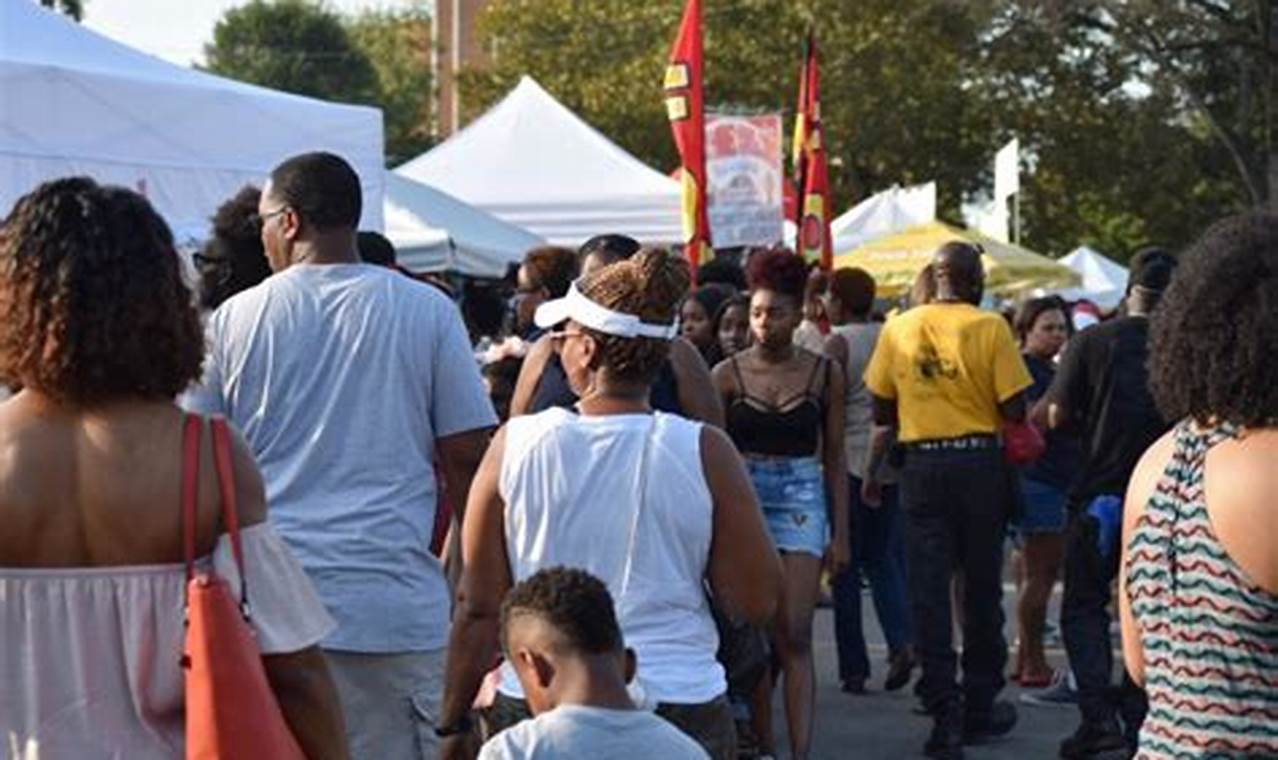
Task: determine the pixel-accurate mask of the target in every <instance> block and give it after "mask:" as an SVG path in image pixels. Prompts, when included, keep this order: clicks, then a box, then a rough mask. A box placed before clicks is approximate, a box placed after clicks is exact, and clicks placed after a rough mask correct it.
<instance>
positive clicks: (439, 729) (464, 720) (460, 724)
mask: <svg viewBox="0 0 1278 760" xmlns="http://www.w3.org/2000/svg"><path fill="white" fill-rule="evenodd" d="M474 726H475V724H474V723H473V722H471V720H470V715H469V714H466V715H463V716H461V717H460V718H458V719H457V720H456V721H454V722H453V723H450V724H448V725H447V726H435V736H437V737H439V738H440V739H447V738H448V737H450V736H456V735H458V734H465V733H469V732H470V730H471V729H472V728H474Z"/></svg>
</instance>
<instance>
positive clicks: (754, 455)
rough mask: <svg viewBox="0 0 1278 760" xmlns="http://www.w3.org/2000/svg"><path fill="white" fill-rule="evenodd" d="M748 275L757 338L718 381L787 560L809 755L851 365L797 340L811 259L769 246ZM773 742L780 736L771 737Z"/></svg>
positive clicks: (794, 681) (798, 726)
mask: <svg viewBox="0 0 1278 760" xmlns="http://www.w3.org/2000/svg"><path fill="white" fill-rule="evenodd" d="M748 275H749V278H750V285H751V288H752V293H751V296H750V332H751V333H752V336H753V339H754V344H753V346H751V347H750V348H748V349H746V350H745V351H742V352H741V353H739V354H737V355H735V356H733V357H731V358H729V359H727V360H726V361H723V362H720V363H719V365H718V366H717V367H715V369H714V380H715V385H716V387H717V388H718V390H719V393H720V395H721V396H722V397H723V402H724V406H725V408H726V411H727V425H728V434H729V435H730V436H731V437H732V440H733V442H734V443H736V445H737V448H738V449H739V450H740V451H741V453H742V454H743V455H744V456H745V460H746V466H747V468H748V469H749V472H750V478H751V480H752V481H753V482H754V488H755V491H756V492H757V493H758V495H759V502H760V504H761V505H762V506H763V513H764V517H765V518H766V519H767V523H768V528H769V530H770V532H771V533H772V540H773V542H774V543H775V544H776V546H777V549H779V550H780V552H781V557H782V562H783V564H784V567H785V581H784V586H783V591H782V595H781V608H780V611H779V613H778V619H777V620H776V622H775V625H774V631H773V634H774V639H775V646H776V650H777V654H778V655H779V659H780V662H781V669H782V674H783V675H784V681H785V708H786V723H787V727H788V729H789V731H788V733H789V736H790V745H791V755H792V756H793V757H796V758H805V757H807V756H808V751H809V748H810V746H811V741H812V720H813V703H814V701H815V684H816V676H815V671H814V669H813V665H812V613H813V610H814V609H815V608H816V602H817V598H818V596H819V594H820V579H821V567H822V561H823V560H824V561H825V563H826V564H827V565H829V567H830V570H831V571H832V572H836V573H837V572H838V571H840V570H841V569H842V568H843V567H845V566H846V565H847V563H848V553H849V552H848V546H849V544H848V541H847V530H848V522H847V514H848V513H847V507H848V482H847V477H846V476H845V473H846V472H847V466H846V463H845V461H844V453H843V411H844V403H843V388H844V381H843V371H842V369H841V368H840V367H839V366H838V365H837V364H835V363H833V362H831V361H830V360H829V359H826V358H825V357H823V356H819V355H817V354H814V353H811V352H809V351H805V350H803V349H801V348H799V347H797V346H796V345H795V344H794V330H795V328H797V327H798V325H799V322H800V320H801V319H802V317H803V313H802V307H803V293H804V287H805V285H806V283H807V267H806V265H804V263H803V260H802V259H801V258H799V257H798V256H796V255H794V254H793V253H791V252H789V251H786V250H783V249H777V250H773V251H767V252H764V253H760V254H756V255H755V256H754V257H753V258H751V260H750V263H749V271H748ZM763 742H764V744H770V743H771V742H770V740H769V739H768V737H763ZM764 749H768V750H771V749H772V748H771V747H766V746H765V747H764Z"/></svg>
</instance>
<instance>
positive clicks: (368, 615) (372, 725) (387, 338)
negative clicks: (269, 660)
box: [186, 153, 496, 760]
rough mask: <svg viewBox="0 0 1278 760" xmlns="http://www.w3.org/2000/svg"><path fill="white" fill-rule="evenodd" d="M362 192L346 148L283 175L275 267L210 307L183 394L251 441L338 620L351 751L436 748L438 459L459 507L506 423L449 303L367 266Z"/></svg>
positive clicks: (442, 628) (273, 199) (334, 639)
mask: <svg viewBox="0 0 1278 760" xmlns="http://www.w3.org/2000/svg"><path fill="white" fill-rule="evenodd" d="M360 203H361V200H360V186H359V178H358V177H357V176H356V175H355V172H354V171H353V170H352V169H351V168H350V166H349V165H347V164H346V162H345V161H343V160H342V159H340V158H338V157H337V156H333V155H330V154H323V153H311V154H305V155H302V156H297V157H295V158H292V159H289V160H288V161H285V162H284V163H283V164H281V165H280V166H279V167H278V168H276V169H275V171H274V172H273V173H272V174H271V178H270V181H269V182H268V183H267V185H266V187H265V189H264V190H263V192H262V198H261V204H260V206H259V212H258V214H259V218H260V221H261V225H262V242H263V245H264V246H265V248H266V254H267V258H268V260H269V261H270V263H271V268H272V269H273V270H274V271H275V274H274V275H273V276H272V277H270V278H268V279H267V280H266V281H265V282H263V283H262V284H261V285H259V286H257V287H255V288H252V289H250V290H247V291H245V292H243V293H240V294H238V295H236V296H235V297H233V298H231V299H230V300H228V301H226V302H225V303H224V304H223V305H222V306H221V307H219V308H218V310H217V311H216V312H214V313H213V315H212V316H211V317H210V318H209V322H208V327H207V338H208V344H209V345H208V357H207V359H206V363H205V370H204V378H203V381H202V383H201V386H200V387H199V388H197V389H194V390H193V391H192V392H191V393H190V394H188V396H187V399H186V404H187V406H188V407H189V408H191V409H192V410H195V411H200V412H205V413H220V414H224V415H225V416H226V417H227V418H229V419H230V420H231V422H232V423H234V424H235V426H236V427H238V428H239V429H240V431H241V432H242V433H243V434H244V437H245V439H246V440H247V441H248V443H249V446H250V447H251V448H252V449H253V453H254V455H255V456H256V458H257V461H258V464H259V466H260V467H261V470H262V475H263V478H264V480H265V484H266V494H267V501H268V504H269V515H270V520H271V522H272V524H274V526H275V527H276V529H277V530H278V531H279V533H280V535H281V536H283V538H284V540H285V541H286V542H287V543H288V545H289V547H290V548H291V549H292V550H293V551H294V553H296V555H297V556H298V558H299V559H300V560H301V563H302V566H303V567H304V568H305V569H306V571H307V573H308V574H309V575H310V577H311V579H312V580H313V581H314V582H315V585H316V587H317V588H318V590H319V592H320V596H321V598H322V599H323V600H324V603H325V605H326V606H327V607H328V609H329V611H330V612H331V613H332V615H333V617H334V618H335V619H336V620H337V622H338V627H337V630H336V631H335V632H334V633H333V634H332V636H330V637H329V638H328V639H327V640H325V642H324V644H323V646H324V649H325V652H326V654H327V656H328V657H327V659H328V662H329V667H330V669H331V670H332V672H333V676H334V680H335V681H336V682H337V686H338V692H339V694H340V696H341V698H342V705H343V711H344V712H345V714H346V722H347V732H348V735H349V737H350V741H351V753H352V756H354V757H376V758H389V759H390V760H398V759H399V758H414V759H415V758H419V757H427V756H429V757H433V756H434V749H433V747H429V746H424V745H426V744H429V739H430V738H432V736H433V734H432V726H431V725H430V723H429V722H430V720H431V719H430V717H429V716H432V715H434V714H435V712H436V709H437V704H438V700H439V698H440V691H441V688H442V682H443V679H442V670H443V661H444V646H445V643H446V640H447V636H448V616H449V608H450V600H449V591H448V586H447V583H446V582H445V579H444V576H443V573H442V568H441V567H440V563H439V562H438V560H436V558H435V557H434V556H432V555H431V554H430V553H429V547H430V539H431V529H432V526H433V524H434V516H435V505H436V500H437V498H438V494H439V491H440V488H439V484H437V482H436V477H435V472H436V469H435V465H436V463H438V466H439V472H440V473H441V474H442V475H443V479H444V485H445V486H446V489H445V490H446V491H447V494H448V498H449V501H450V503H451V504H452V505H453V507H454V509H456V510H458V514H459V515H460V512H461V510H462V509H463V508H464V507H465V500H466V494H467V491H468V490H469V488H470V480H471V478H472V476H473V475H474V471H475V468H476V467H477V466H478V462H479V460H480V458H482V454H483V451H484V449H485V447H486V445H487V440H488V433H489V431H490V429H491V428H492V427H493V426H494V425H495V424H496V417H495V415H494V413H493V410H492V406H491V404H490V403H489V401H488V397H487V395H486V394H485V392H484V388H483V384H482V382H481V380H480V377H479V371H478V369H477V367H476V366H475V363H474V361H473V360H472V358H471V351H470V344H469V342H468V341H467V338H466V332H465V329H464V328H463V326H462V322H461V318H460V315H459V312H458V310H457V308H456V307H455V306H454V305H453V304H452V302H450V301H449V300H448V299H447V298H446V297H445V296H443V295H442V294H441V293H439V292H438V291H436V290H435V289H434V288H432V287H430V286H429V285H425V284H422V283H419V282H415V281H413V280H412V279H411V278H408V277H405V276H403V275H402V274H399V273H397V272H394V271H390V270H387V269H383V268H381V267H376V266H373V265H369V264H362V263H360V259H359V255H358V253H357V251H356V245H355V227H356V225H357V223H358V220H359V216H360ZM249 573H250V574H251V573H252V570H251V568H250V569H249ZM249 588H250V593H251V589H252V586H251V585H250V587H249ZM250 602H251V599H250ZM423 738H425V739H426V740H427V741H423Z"/></svg>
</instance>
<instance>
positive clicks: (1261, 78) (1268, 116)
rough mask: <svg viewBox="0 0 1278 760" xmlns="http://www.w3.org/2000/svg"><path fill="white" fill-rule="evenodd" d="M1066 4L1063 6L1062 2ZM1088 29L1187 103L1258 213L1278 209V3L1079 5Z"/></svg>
mask: <svg viewBox="0 0 1278 760" xmlns="http://www.w3.org/2000/svg"><path fill="white" fill-rule="evenodd" d="M1058 2H1062V0H1058ZM1063 4H1064V9H1065V13H1066V18H1067V20H1068V21H1070V22H1073V23H1078V24H1084V25H1086V26H1088V27H1089V28H1090V29H1093V30H1095V31H1096V32H1097V33H1098V34H1099V35H1101V36H1102V37H1106V38H1108V39H1109V40H1110V41H1112V42H1113V43H1114V44H1116V45H1118V46H1121V47H1122V48H1123V49H1125V50H1127V51H1129V52H1130V53H1131V54H1132V55H1134V56H1137V57H1139V58H1140V59H1141V60H1142V62H1143V63H1144V70H1143V72H1142V73H1143V75H1144V78H1145V79H1146V80H1147V81H1148V83H1149V84H1150V86H1152V87H1154V88H1157V89H1160V90H1164V91H1166V92H1169V93H1174V94H1175V96H1176V97H1178V98H1180V99H1181V100H1182V106H1183V108H1184V110H1185V112H1186V115H1187V116H1188V117H1189V118H1192V119H1193V120H1195V121H1196V122H1197V124H1196V127H1197V128H1198V129H1200V130H1201V131H1203V132H1205V133H1206V134H1207V135H1208V136H1210V138H1211V140H1212V141H1213V142H1214V144H1215V147H1216V149H1217V150H1218V153H1219V155H1218V158H1219V159H1220V160H1222V161H1224V162H1225V163H1227V164H1228V165H1229V166H1231V167H1232V169H1233V171H1234V178H1235V181H1236V183H1237V185H1238V186H1239V188H1240V189H1241V190H1242V192H1243V193H1244V194H1245V196H1246V198H1247V200H1248V202H1249V203H1250V204H1251V205H1253V206H1263V205H1266V204H1268V205H1270V206H1271V207H1272V208H1274V209H1278V134H1276V131H1278V12H1276V10H1275V9H1276V4H1275V2H1274V0H1087V1H1086V2H1083V1H1080V0H1073V1H1072V2H1064V3H1063Z"/></svg>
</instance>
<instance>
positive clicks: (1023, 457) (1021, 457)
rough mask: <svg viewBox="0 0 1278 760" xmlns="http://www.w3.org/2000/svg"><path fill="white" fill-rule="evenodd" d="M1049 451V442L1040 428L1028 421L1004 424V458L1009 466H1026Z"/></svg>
mask: <svg viewBox="0 0 1278 760" xmlns="http://www.w3.org/2000/svg"><path fill="white" fill-rule="evenodd" d="M1044 451H1047V441H1046V440H1045V439H1044V438H1043V434H1042V433H1040V432H1039V430H1038V428H1036V427H1034V425H1033V424H1031V423H1030V422H1028V421H1027V420H1017V421H1015V422H1012V421H1008V422H1004V423H1003V458H1004V459H1005V460H1006V461H1007V463H1008V464H1013V465H1017V466H1018V467H1019V466H1024V465H1027V464H1031V463H1033V462H1034V461H1036V460H1037V459H1038V458H1039V457H1041V456H1043V452H1044Z"/></svg>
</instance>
